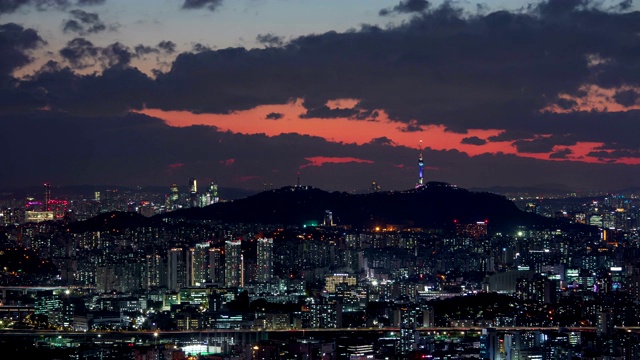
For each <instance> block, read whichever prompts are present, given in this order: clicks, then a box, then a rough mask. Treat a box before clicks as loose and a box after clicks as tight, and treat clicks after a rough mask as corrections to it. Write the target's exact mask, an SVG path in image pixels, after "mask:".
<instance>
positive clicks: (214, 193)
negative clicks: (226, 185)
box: [207, 181, 220, 205]
mask: <svg viewBox="0 0 640 360" xmlns="http://www.w3.org/2000/svg"><path fill="white" fill-rule="evenodd" d="M207 199H208V201H209V203H208V204H207V205H210V204H216V203H217V202H218V201H220V198H219V197H218V184H216V182H215V181H212V182H211V184H209V189H208V191H207Z"/></svg>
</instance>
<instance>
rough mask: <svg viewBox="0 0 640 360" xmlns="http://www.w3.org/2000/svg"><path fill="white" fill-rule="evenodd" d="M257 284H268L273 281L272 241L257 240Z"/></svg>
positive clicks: (265, 239) (266, 239) (268, 239)
mask: <svg viewBox="0 0 640 360" xmlns="http://www.w3.org/2000/svg"><path fill="white" fill-rule="evenodd" d="M257 255H258V256H257V268H258V269H257V270H258V271H257V273H256V281H257V282H270V281H271V280H272V279H273V239H271V238H260V239H258V250H257Z"/></svg>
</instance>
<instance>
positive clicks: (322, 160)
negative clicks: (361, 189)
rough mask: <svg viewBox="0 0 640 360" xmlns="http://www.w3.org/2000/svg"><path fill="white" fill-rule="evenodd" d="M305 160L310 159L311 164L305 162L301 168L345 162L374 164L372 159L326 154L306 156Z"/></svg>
mask: <svg viewBox="0 0 640 360" xmlns="http://www.w3.org/2000/svg"><path fill="white" fill-rule="evenodd" d="M305 160H308V161H310V163H309V164H305V165H302V166H300V168H301V169H304V168H306V167H309V166H322V165H324V164H327V163H330V164H344V163H354V162H355V163H365V164H373V161H371V160H365V159H358V158H354V157H326V156H314V157H308V158H305Z"/></svg>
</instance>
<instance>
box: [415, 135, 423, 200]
mask: <svg viewBox="0 0 640 360" xmlns="http://www.w3.org/2000/svg"><path fill="white" fill-rule="evenodd" d="M419 149H420V156H419V157H418V168H419V173H418V183H417V184H416V189H418V188H421V187H423V186H424V178H423V176H422V174H423V173H422V168H423V167H424V160H423V159H422V140H420V147H419Z"/></svg>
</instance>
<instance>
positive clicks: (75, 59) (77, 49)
mask: <svg viewBox="0 0 640 360" xmlns="http://www.w3.org/2000/svg"><path fill="white" fill-rule="evenodd" d="M100 53H101V49H100V48H99V47H96V46H95V45H93V43H92V42H91V41H89V40H87V39H85V38H75V39H73V40H71V41H69V42H67V45H66V46H65V47H64V48H62V49H60V55H61V56H62V57H63V58H64V59H65V60H67V61H68V62H69V63H70V64H71V66H72V67H74V68H76V69H84V68H87V67H90V66H93V65H95V64H97V63H98V55H99V54H100Z"/></svg>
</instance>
